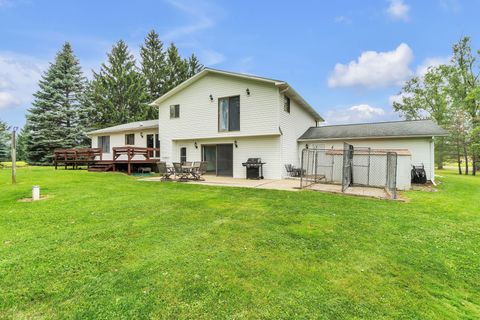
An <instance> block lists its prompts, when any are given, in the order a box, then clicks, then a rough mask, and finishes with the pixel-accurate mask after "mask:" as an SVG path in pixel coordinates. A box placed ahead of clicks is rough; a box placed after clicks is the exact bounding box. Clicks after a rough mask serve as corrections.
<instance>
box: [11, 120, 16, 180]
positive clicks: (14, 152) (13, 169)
mask: <svg viewBox="0 0 480 320" xmlns="http://www.w3.org/2000/svg"><path fill="white" fill-rule="evenodd" d="M16 135H17V127H13V129H12V151H11V157H12V184H16V183H17V153H16V152H17V141H16Z"/></svg>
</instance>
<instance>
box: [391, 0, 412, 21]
mask: <svg viewBox="0 0 480 320" xmlns="http://www.w3.org/2000/svg"><path fill="white" fill-rule="evenodd" d="M387 13H388V15H389V16H390V17H391V18H392V19H395V20H402V21H408V20H409V18H410V16H409V14H410V6H409V5H407V4H405V2H403V0H390V5H389V6H388V8H387Z"/></svg>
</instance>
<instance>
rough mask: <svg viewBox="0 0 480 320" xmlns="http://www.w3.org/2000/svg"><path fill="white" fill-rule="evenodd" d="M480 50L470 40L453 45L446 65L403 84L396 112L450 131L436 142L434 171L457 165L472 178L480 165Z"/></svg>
mask: <svg viewBox="0 0 480 320" xmlns="http://www.w3.org/2000/svg"><path fill="white" fill-rule="evenodd" d="M479 57H480V50H478V51H476V52H475V53H474V52H473V51H472V48H471V40H470V38H469V37H463V38H462V39H460V41H458V42H457V43H455V44H454V45H453V50H452V56H451V59H450V62H449V63H448V64H442V65H439V66H434V67H430V68H428V71H427V72H426V73H425V75H423V76H416V77H413V78H412V79H410V80H409V81H407V82H406V83H405V85H404V86H403V88H402V91H401V92H400V96H401V99H400V101H398V102H394V104H393V107H394V109H395V111H398V112H400V113H401V114H402V115H403V116H405V118H407V119H425V118H430V119H433V120H435V121H436V122H437V123H438V124H439V125H440V126H442V127H443V128H444V129H446V130H447V131H448V132H449V135H448V136H447V137H438V138H437V140H436V141H435V158H436V165H437V168H439V169H442V168H443V166H444V164H445V163H447V162H453V163H456V165H457V168H458V173H459V174H462V173H464V174H467V175H468V174H469V173H471V174H472V175H475V174H476V172H477V170H478V169H479V166H480V160H479V159H480V79H479V75H480V67H479V62H480V61H479Z"/></svg>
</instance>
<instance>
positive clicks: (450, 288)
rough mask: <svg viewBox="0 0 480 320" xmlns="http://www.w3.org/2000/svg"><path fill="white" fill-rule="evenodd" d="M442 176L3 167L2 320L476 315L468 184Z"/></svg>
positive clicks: (478, 235)
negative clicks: (296, 178)
mask: <svg viewBox="0 0 480 320" xmlns="http://www.w3.org/2000/svg"><path fill="white" fill-rule="evenodd" d="M440 175H441V176H442V177H441V178H440V180H441V182H442V183H441V185H440V186H439V191H438V192H419V191H411V192H408V193H407V196H408V197H409V198H410V199H411V201H410V202H408V203H403V202H393V201H385V200H375V199H364V198H358V197H350V196H342V195H334V194H323V193H318V192H314V191H302V192H288V191H274V190H256V189H241V188H228V187H227V188H222V187H208V186H200V185H193V184H181V183H155V182H141V181H136V180H135V178H133V177H128V176H126V175H123V174H118V173H106V174H103V173H88V172H86V171H83V170H82V171H71V170H69V171H64V170H58V171H55V170H53V169H51V168H39V167H26V168H22V169H19V170H18V181H19V183H18V184H17V185H16V186H11V185H10V184H9V182H10V180H9V179H10V171H8V170H6V169H3V170H0V318H5V319H10V318H11V319H31V318H46V319H65V318H77V319H92V318H95V319H132V318H190V319H211V318H219V319H225V318H231V319H244V318H247V319H252V318H254V319H256V318H264V319H266V318H270V319H282V318H283V319H287V318H288V319H291V318H326V319H327V318H328V319H332V318H335V319H342V318H371V319H378V318H396V319H398V318H409V319H413V318H424V319H438V318H443V319H453V318H470V319H472V318H479V317H480V204H479V202H480V178H479V177H470V176H469V177H465V176H458V175H456V174H455V173H454V171H442V172H440ZM32 185H40V186H41V188H42V193H43V194H46V195H48V199H46V200H43V201H38V202H33V203H32V202H18V201H17V199H19V198H25V197H29V196H30V192H31V186H32Z"/></svg>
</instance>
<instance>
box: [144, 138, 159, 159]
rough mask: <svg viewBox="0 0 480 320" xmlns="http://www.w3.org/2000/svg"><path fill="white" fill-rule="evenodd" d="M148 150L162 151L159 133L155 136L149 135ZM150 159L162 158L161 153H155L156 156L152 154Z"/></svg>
mask: <svg viewBox="0 0 480 320" xmlns="http://www.w3.org/2000/svg"><path fill="white" fill-rule="evenodd" d="M154 138H155V139H154ZM147 148H157V149H160V140H158V133H157V134H155V135H153V134H147ZM150 157H155V158H160V151H155V154H153V152H152V153H151V154H150Z"/></svg>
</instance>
